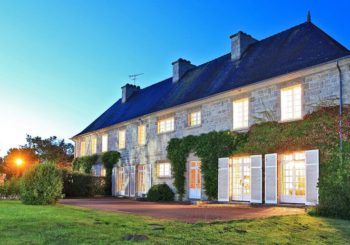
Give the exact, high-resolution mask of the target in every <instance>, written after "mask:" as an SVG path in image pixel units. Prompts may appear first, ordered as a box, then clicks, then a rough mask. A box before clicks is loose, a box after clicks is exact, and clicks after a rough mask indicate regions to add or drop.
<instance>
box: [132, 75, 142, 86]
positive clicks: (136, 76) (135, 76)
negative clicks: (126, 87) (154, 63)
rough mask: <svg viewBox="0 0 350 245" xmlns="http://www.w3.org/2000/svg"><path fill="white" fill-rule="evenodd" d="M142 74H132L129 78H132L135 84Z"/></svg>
mask: <svg viewBox="0 0 350 245" xmlns="http://www.w3.org/2000/svg"><path fill="white" fill-rule="evenodd" d="M141 75H143V73H138V74H131V75H129V78H130V79H131V80H133V82H134V85H136V80H137V78H138V77H139V76H141Z"/></svg>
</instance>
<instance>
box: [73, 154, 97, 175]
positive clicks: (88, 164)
mask: <svg viewBox="0 0 350 245" xmlns="http://www.w3.org/2000/svg"><path fill="white" fill-rule="evenodd" d="M97 159H98V155H96V154H95V155H92V156H85V157H77V158H75V159H74V160H73V163H72V164H73V170H75V171H80V172H83V173H86V174H90V173H91V168H92V165H94V164H95V163H96V162H97Z"/></svg>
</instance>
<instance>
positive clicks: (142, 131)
mask: <svg viewBox="0 0 350 245" xmlns="http://www.w3.org/2000/svg"><path fill="white" fill-rule="evenodd" d="M137 142H138V144H139V145H145V144H146V125H144V124H141V125H139V126H138V127H137Z"/></svg>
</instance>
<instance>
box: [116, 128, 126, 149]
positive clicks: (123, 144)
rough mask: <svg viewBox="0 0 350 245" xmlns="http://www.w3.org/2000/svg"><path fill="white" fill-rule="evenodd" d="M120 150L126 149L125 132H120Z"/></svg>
mask: <svg viewBox="0 0 350 245" xmlns="http://www.w3.org/2000/svg"><path fill="white" fill-rule="evenodd" d="M118 148H119V149H124V148H125V130H124V129H123V130H119V133H118Z"/></svg>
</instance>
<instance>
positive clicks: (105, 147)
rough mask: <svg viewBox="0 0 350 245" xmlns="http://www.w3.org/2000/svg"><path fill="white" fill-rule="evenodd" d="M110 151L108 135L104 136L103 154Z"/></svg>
mask: <svg viewBox="0 0 350 245" xmlns="http://www.w3.org/2000/svg"><path fill="white" fill-rule="evenodd" d="M106 151H108V135H107V134H105V135H103V136H102V152H106Z"/></svg>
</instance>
